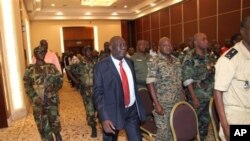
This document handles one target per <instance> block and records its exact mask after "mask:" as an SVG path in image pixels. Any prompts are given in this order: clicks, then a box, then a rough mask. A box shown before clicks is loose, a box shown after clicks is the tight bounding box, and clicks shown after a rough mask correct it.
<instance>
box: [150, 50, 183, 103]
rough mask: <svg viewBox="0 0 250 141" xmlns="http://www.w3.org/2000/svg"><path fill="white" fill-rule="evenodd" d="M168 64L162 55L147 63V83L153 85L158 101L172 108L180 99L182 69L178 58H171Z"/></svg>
mask: <svg viewBox="0 0 250 141" xmlns="http://www.w3.org/2000/svg"><path fill="white" fill-rule="evenodd" d="M172 58H173V62H172V63H168V62H167V61H166V58H165V57H164V56H163V55H162V54H160V53H159V54H158V56H156V57H153V58H151V59H150V60H149V61H148V63H147V64H148V75H147V83H152V82H153V83H154V85H155V88H156V92H157V96H158V100H159V101H160V102H161V103H166V102H167V103H168V104H169V106H173V104H175V103H176V102H178V101H180V100H181V99H182V81H181V80H182V76H181V75H182V74H181V72H182V67H181V63H180V61H179V59H178V58H175V57H174V56H172Z"/></svg>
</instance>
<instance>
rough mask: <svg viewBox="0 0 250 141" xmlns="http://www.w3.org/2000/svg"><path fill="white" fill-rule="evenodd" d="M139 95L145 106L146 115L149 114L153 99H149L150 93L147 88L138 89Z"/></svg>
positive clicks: (151, 109) (152, 107) (152, 108)
mask: <svg viewBox="0 0 250 141" xmlns="http://www.w3.org/2000/svg"><path fill="white" fill-rule="evenodd" d="M138 93H139V95H140V97H141V100H142V104H143V106H144V108H145V112H146V115H151V114H152V111H153V110H154V106H153V101H152V99H151V96H150V93H149V91H148V90H147V89H141V90H139V92H138Z"/></svg>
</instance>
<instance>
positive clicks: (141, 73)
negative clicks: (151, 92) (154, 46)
mask: <svg viewBox="0 0 250 141" xmlns="http://www.w3.org/2000/svg"><path fill="white" fill-rule="evenodd" d="M149 58H150V55H149V54H147V53H146V54H143V53H139V52H136V53H135V54H134V55H132V56H131V59H132V60H133V61H134V68H135V74H136V83H137V87H138V89H139V90H140V89H146V78H147V73H148V66H147V61H148V60H149Z"/></svg>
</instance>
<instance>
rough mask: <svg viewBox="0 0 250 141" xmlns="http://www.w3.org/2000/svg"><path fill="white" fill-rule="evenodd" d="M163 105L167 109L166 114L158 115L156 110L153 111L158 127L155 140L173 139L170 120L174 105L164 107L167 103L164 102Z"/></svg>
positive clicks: (168, 140)
mask: <svg viewBox="0 0 250 141" xmlns="http://www.w3.org/2000/svg"><path fill="white" fill-rule="evenodd" d="M161 104H162V103H161ZM162 106H163V108H164V109H165V114H164V115H158V114H157V113H156V112H155V111H153V114H154V118H155V123H156V127H157V132H156V138H155V141H172V140H173V135H172V132H171V128H170V121H169V118H170V112H171V110H172V107H169V106H168V107H164V106H165V105H163V104H162Z"/></svg>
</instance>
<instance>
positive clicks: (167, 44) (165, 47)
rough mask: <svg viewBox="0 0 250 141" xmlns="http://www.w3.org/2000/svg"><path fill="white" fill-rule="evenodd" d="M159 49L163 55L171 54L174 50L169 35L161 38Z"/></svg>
mask: <svg viewBox="0 0 250 141" xmlns="http://www.w3.org/2000/svg"><path fill="white" fill-rule="evenodd" d="M158 48H159V51H160V53H161V54H163V55H171V53H172V51H173V47H172V43H171V40H170V39H169V38H167V37H162V38H161V39H160V40H159V46H158Z"/></svg>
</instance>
